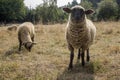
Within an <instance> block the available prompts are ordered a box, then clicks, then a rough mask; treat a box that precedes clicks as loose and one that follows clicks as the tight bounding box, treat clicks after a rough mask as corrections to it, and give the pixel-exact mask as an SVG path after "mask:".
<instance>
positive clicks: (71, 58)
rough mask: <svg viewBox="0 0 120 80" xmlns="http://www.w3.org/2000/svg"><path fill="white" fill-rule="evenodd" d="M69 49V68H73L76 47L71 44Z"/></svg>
mask: <svg viewBox="0 0 120 80" xmlns="http://www.w3.org/2000/svg"><path fill="white" fill-rule="evenodd" d="M69 49H70V52H71V53H70V63H69V68H68V69H72V68H73V59H74V48H73V47H72V46H71V45H69Z"/></svg>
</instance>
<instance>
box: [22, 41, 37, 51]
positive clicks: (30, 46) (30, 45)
mask: <svg viewBox="0 0 120 80" xmlns="http://www.w3.org/2000/svg"><path fill="white" fill-rule="evenodd" d="M35 44H36V43H34V42H27V43H25V44H24V46H25V48H26V49H27V50H28V51H29V52H31V49H32V47H33V45H35Z"/></svg>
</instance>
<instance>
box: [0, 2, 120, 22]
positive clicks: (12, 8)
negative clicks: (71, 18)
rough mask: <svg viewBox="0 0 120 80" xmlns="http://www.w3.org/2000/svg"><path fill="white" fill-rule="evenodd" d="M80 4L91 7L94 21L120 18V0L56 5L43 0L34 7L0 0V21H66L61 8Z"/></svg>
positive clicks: (86, 7) (65, 15) (66, 16)
mask: <svg viewBox="0 0 120 80" xmlns="http://www.w3.org/2000/svg"><path fill="white" fill-rule="evenodd" d="M75 5H82V6H83V7H84V8H85V9H93V10H94V11H95V13H94V14H93V15H90V16H89V18H91V19H92V20H94V21H101V20H104V21H111V20H112V21H114V20H115V21H116V20H117V21H118V20H119V19H120V0H82V2H81V3H78V2H77V0H73V1H72V2H71V3H70V2H69V3H68V4H67V5H65V6H62V7H58V6H57V0H43V4H40V5H38V6H37V7H36V8H35V9H32V8H28V7H26V6H25V4H24V0H0V22H1V23H8V22H24V21H31V22H33V23H43V24H55V23H64V22H66V21H67V18H68V14H66V13H65V12H64V11H63V10H62V8H63V7H70V8H71V7H72V6H75Z"/></svg>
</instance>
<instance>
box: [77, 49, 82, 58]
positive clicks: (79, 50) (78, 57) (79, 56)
mask: <svg viewBox="0 0 120 80" xmlns="http://www.w3.org/2000/svg"><path fill="white" fill-rule="evenodd" d="M80 55H81V53H80V49H79V50H78V60H80Z"/></svg>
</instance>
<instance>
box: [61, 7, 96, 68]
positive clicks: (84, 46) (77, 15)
mask: <svg viewBox="0 0 120 80" xmlns="http://www.w3.org/2000/svg"><path fill="white" fill-rule="evenodd" d="M63 10H64V11H65V12H67V13H69V19H68V24H67V27H66V40H67V44H68V49H69V51H70V63H69V67H68V69H72V68H73V59H74V49H78V58H77V59H78V60H79V59H80V56H81V60H82V66H83V67H84V65H85V61H84V56H85V51H87V57H86V60H87V61H89V60H90V56H89V47H90V46H91V45H92V44H93V41H94V38H95V35H96V27H95V26H94V24H93V23H92V21H91V20H89V19H87V17H86V15H88V14H92V13H93V12H94V11H93V10H91V9H89V10H85V9H84V8H83V7H82V6H80V5H76V6H74V7H72V8H67V7H66V8H63Z"/></svg>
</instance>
